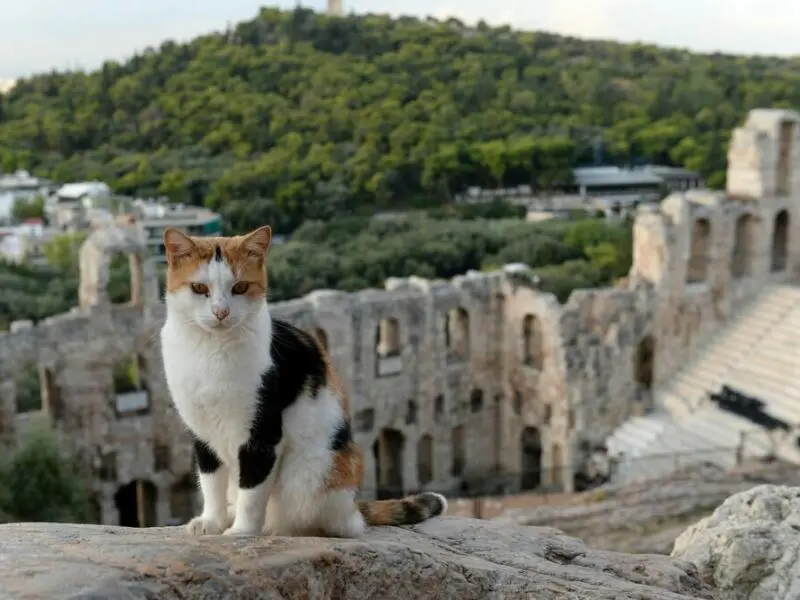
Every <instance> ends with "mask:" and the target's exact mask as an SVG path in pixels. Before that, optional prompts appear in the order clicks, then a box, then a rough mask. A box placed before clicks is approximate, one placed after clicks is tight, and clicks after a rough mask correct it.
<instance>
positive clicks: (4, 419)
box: [0, 379, 16, 445]
mask: <svg viewBox="0 0 800 600" xmlns="http://www.w3.org/2000/svg"><path fill="white" fill-rule="evenodd" d="M15 396H16V390H15V385H14V380H13V379H6V380H5V381H0V445H3V444H4V443H8V444H11V443H12V442H13V440H14V433H15V432H14V415H15V410H14V409H15V406H16V399H15Z"/></svg>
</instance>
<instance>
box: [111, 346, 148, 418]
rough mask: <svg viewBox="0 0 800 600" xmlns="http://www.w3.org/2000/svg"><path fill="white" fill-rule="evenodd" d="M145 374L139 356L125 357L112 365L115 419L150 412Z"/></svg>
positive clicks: (142, 360)
mask: <svg viewBox="0 0 800 600" xmlns="http://www.w3.org/2000/svg"><path fill="white" fill-rule="evenodd" d="M145 373H146V367H145V361H144V358H143V357H142V356H141V355H140V354H133V355H130V356H125V357H123V358H122V359H120V360H118V361H116V362H115V363H114V367H113V369H112V378H113V385H114V407H115V410H116V414H117V417H123V416H134V415H143V414H147V413H148V412H150V392H149V390H148V389H147V385H146V377H145Z"/></svg>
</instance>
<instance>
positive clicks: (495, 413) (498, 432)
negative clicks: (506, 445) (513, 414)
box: [492, 394, 503, 473]
mask: <svg viewBox="0 0 800 600" xmlns="http://www.w3.org/2000/svg"><path fill="white" fill-rule="evenodd" d="M492 453H493V455H494V456H493V457H492V463H493V465H494V471H495V472H498V473H499V472H500V469H501V467H502V455H503V395H502V394H497V395H495V397H494V406H493V410H492Z"/></svg>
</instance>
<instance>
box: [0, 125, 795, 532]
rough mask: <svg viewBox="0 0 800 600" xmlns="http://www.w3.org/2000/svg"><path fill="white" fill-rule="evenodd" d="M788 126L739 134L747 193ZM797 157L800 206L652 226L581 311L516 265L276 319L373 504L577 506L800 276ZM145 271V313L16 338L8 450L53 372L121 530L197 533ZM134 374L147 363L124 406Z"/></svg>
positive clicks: (67, 416)
mask: <svg viewBox="0 0 800 600" xmlns="http://www.w3.org/2000/svg"><path fill="white" fill-rule="evenodd" d="M756 112H758V111H756ZM769 114H771V115H772V118H773V120H775V123H776V124H774V126H770V127H772V128H771V129H770V127H767V125H765V123H767V124H768V122H769V119H768V118H767V116H765V115H767V113H763V111H762V112H761V113H759V114H758V115H757V117H758V118H757V119H755V117H752V115H751V119H749V120H748V123H747V124H746V125H745V127H744V128H743V129H742V130H737V132H736V133H735V134H734V142H733V143H732V148H731V165H730V172H729V176H728V179H729V182H730V184H731V186H734V188H735V187H736V186H740V187H742V186H744V187H746V186H745V184H744V183H742V182H743V181H754V180H758V181H762V182H764V181H768V180H769V177H770V176H771V175H770V172H768V171H769V170H770V169H775V168H776V167H775V164H776V162H778V159H774V158H769V157H770V156H773V155H777V154H776V153H777V151H773V150H772V149H771V146H769V144H768V143H767V142H768V141H769V140H772V139H773V138H770V137H769V135H770V134H767V133H764V131H765V130H769V131H772V132H779V131H785V128H784V129H782V128H781V127H782V126H781V125H780V124H779V123H778V122H779V121H781V120H784V121H785V120H786V119H794V121H792V123H795V124H796V123H797V119H796V118H795V117H793V116H792V113H785V112H783V111H777V112H775V113H769ZM754 119H755V120H754ZM751 121H752V122H751ZM754 123H755V124H754ZM794 131H795V134H794V137H793V138H792V140H794V141H796V137H797V134H796V131H797V127H795V129H794ZM742 132H744V133H742ZM775 135H778V134H777V133H776V134H775ZM784 135H785V134H784ZM748 136H749V137H748ZM773 137H774V136H773ZM751 138H752V139H756V140H758V144H757V145H756V147H755V150H753V151H751V152H750V154H748V157H749V158H747V160H748V161H750V162H748V163H747V164H746V165H745V166H744V167H743V166H742V165H741V164H740V163H741V161H742V160H744V159H741V157H740V156H739V155H740V154H741V153H742V152H743V150H742V148H740V146H741V144H743V143H744V142H742V141H741V140H747V139H751ZM765 140H766V141H765ZM775 143H777V142H775ZM798 147H800V144H797V143H795V144H794V146H793V147H792V148H791V152H790V153H789V161H788V163H787V162H786V160H784V163H786V164H788V165H789V166H790V167H791V168H790V170H789V178H788V182H789V183H788V184H787V183H786V181H787V179H786V177H783V180H782V181H783V184H786V185H789V191H788V193H787V194H783V195H779V196H775V195H772V196H754V197H748V196H747V195H746V194H744V193H742V192H743V189H738V193H736V194H730V195H727V196H726V194H724V193H720V192H709V191H703V190H693V191H690V192H686V193H682V194H673V195H672V196H670V197H669V198H667V199H666V200H665V201H664V202H663V203H662V204H661V206H660V207H659V208H657V209H655V210H653V209H645V208H642V209H640V211H639V214H638V215H637V217H636V221H635V225H634V248H633V251H634V265H633V267H632V269H631V272H630V276H629V277H628V278H626V280H625V282H624V283H621V284H620V285H618V286H616V287H612V288H607V289H596V290H578V291H575V292H574V293H573V294H572V295H571V296H570V298H569V299H568V301H567V302H566V303H565V304H564V305H560V304H559V303H558V302H557V301H556V299H555V297H554V296H552V295H550V294H545V293H542V292H540V291H539V290H538V289H537V281H536V279H535V277H533V275H532V274H531V273H530V272H529V271H528V270H527V269H526V268H524V267H520V266H513V265H510V266H508V267H506V268H505V269H503V270H501V271H496V272H492V273H468V274H466V275H463V276H460V277H456V278H454V279H453V280H451V281H429V280H425V279H420V278H416V277H411V278H408V279H390V280H388V281H387V282H386V289H384V290H377V289H373V290H363V291H361V292H357V293H353V294H349V293H342V292H335V291H325V290H322V291H316V292H313V293H311V294H309V295H307V296H306V297H304V298H300V299H297V300H292V301H289V302H283V303H278V304H274V305H272V307H271V310H272V311H273V314H274V315H275V316H276V317H278V318H283V319H287V320H289V321H291V322H293V323H295V324H296V325H298V326H300V327H302V328H304V329H306V330H308V331H309V332H312V333H314V334H315V335H316V336H317V337H318V338H319V339H320V340H321V341H322V343H323V344H324V345H325V346H326V347H327V348H328V351H329V352H330V354H331V357H332V361H333V363H334V365H335V367H336V369H337V370H338V372H339V375H340V377H341V379H342V382H343V384H344V386H345V388H346V389H347V391H348V393H349V394H350V407H351V413H352V414H351V416H352V419H353V428H354V431H355V437H356V440H357V442H358V443H359V444H360V445H361V447H362V448H363V450H364V456H365V460H366V468H365V477H364V482H363V488H364V491H363V494H364V496H365V497H374V496H376V495H377V496H389V495H396V494H400V493H407V492H409V491H413V490H417V489H425V488H427V489H436V490H442V491H445V492H446V493H449V494H451V495H458V494H460V493H464V492H477V493H483V494H490V493H498V492H500V493H502V492H517V491H520V490H523V491H524V490H533V489H536V490H544V489H547V490H551V491H567V492H569V491H571V490H572V489H573V485H574V481H575V475H576V473H577V472H578V471H580V470H581V469H582V467H583V465H584V463H585V461H586V459H587V457H588V455H589V454H590V453H591V452H592V449H593V448H594V447H595V446H597V445H598V444H602V443H603V442H604V440H605V439H606V437H607V436H608V435H609V434H610V433H611V431H613V429H614V428H616V427H617V426H619V425H620V424H621V423H622V422H624V421H625V420H626V419H628V418H629V417H631V416H632V415H636V414H640V413H641V412H643V411H645V410H648V409H649V408H651V407H652V406H653V404H654V402H655V400H656V395H655V394H654V393H653V391H654V389H656V388H657V386H658V385H659V383H661V382H663V381H665V380H667V379H668V378H669V377H670V376H671V375H672V374H673V373H674V372H675V370H676V369H678V368H680V367H681V366H682V365H683V364H685V362H686V361H687V360H691V355H692V352H693V351H694V350H695V349H697V348H698V347H699V346H701V345H702V344H703V341H704V340H705V339H708V337H709V336H710V335H712V334H713V333H714V332H715V331H716V330H717V329H718V328H720V327H721V326H723V325H724V324H725V322H726V321H727V320H728V319H730V318H731V316H732V315H735V314H736V313H737V311H739V310H740V308H741V307H742V306H743V305H744V304H745V303H746V302H747V301H748V299H750V298H752V297H753V295H754V294H756V293H757V292H758V290H760V289H762V288H763V287H764V286H765V285H767V284H768V283H769V282H772V281H784V280H786V279H794V278H795V277H796V275H797V271H798V268H799V267H800V231H798V227H799V226H800V167H798V166H797V164H796V163H797V162H798V161H797V160H796V158H797V157H800V153H798V150H797V149H798ZM753 153H755V156H756V157H757V158H758V157H760V158H758V160H756V161H755V162H754V163H753V160H754V159H752V156H750V155H751V154H753ZM751 163H752V164H754V165H756V167H758V169H760V170H758V169H756V171H753V169H754V168H755V167H752V165H751ZM742 168H746V169H750V171H752V172H750V171H748V173H749V174H747V175H746V176H745V175H743V174H741V173H739V170H741V169H742ZM754 173H755V174H754ZM773 175H774V174H773ZM775 177H776V178H777V177H778V176H777V175H775ZM754 178H755V179H754ZM776 181H777V179H776ZM795 183H797V184H798V186H797V187H792V186H794V184H795ZM747 185H750V184H747ZM753 185H755V184H753ZM759 185H762V188H763V189H766V190H771V189H774V188H769V187H768V186H767V184H766V183H763V184H759ZM776 185H777V184H776ZM762 188H758V190H761V189H762ZM753 189H755V188H753ZM792 190H795V191H792ZM744 191H747V190H744ZM750 191H753V190H750ZM118 226H119V225H118ZM112 237H113V236H112ZM123 237H124V236H123ZM104 239H111V237H108V236H106V237H104ZM114 239H120V238H119V236H117V237H116V238H114ZM124 239H126V240H128V241H130V240H131V239H133V238H131V237H130V236H129V237H127V238H124ZM126 243H127V242H126ZM118 246H119V244H117V245H114V244H110V245H109V246H108V248H107V249H106V250H105V251H104V252H106V253H108V252H112V251H129V252H131V253H132V254H134V255H136V256H140V255H141V248H140V247H138V246H136V244H133V245H131V246H124V247H123V246H119V247H118ZM97 248H99V246H97V245H95V246H94V248H93V252H94V255H93V259H92V261H87V266H89V267H90V266H91V265H89V263H91V264H93V265H96V266H95V267H94V268H103V265H104V264H107V263H106V259H107V256H105V255H103V254H102V253H99V254H98V253H97V252H96V250H97ZM141 268H142V274H141V275H140V277H141V286H142V292H141V295H140V296H141V301H140V302H135V303H132V304H130V305H125V306H111V305H109V304H108V302H107V299H106V298H105V296H104V295H103V294H102V293H101V292H97V291H95V292H91V293H88V292H87V293H88V295H87V296H86V297H89V296H91V297H92V301H90V302H84V307H83V308H80V309H74V310H73V311H72V312H70V313H68V314H65V315H59V316H56V317H53V318H50V319H47V320H45V321H43V322H41V323H39V324H38V325H36V326H32V325H29V324H23V323H18V324H15V325H14V326H13V327H12V331H10V332H8V333H5V334H0V439H5V440H6V441H7V442H10V443H14V442H15V441H17V440H18V439H19V438H20V437H21V436H22V435H24V431H25V427H26V426H27V425H26V424H27V423H28V422H29V421H30V420H31V417H30V414H18V413H19V410H18V409H19V406H18V403H17V395H18V394H17V393H16V392H15V388H16V387H18V385H21V384H18V383H17V380H18V376H19V373H21V372H23V371H24V370H25V369H26V368H28V367H34V368H38V369H39V382H40V388H41V396H42V399H43V403H42V406H41V409H42V410H41V412H40V416H42V417H43V418H44V419H45V420H46V421H47V422H49V423H50V424H51V425H52V426H53V427H54V428H55V429H56V430H57V431H58V432H59V433H60V434H61V435H62V437H63V439H64V441H65V443H66V444H68V445H69V447H70V448H72V449H74V451H75V453H76V454H78V455H79V456H81V457H83V458H84V460H85V461H86V462H87V464H88V465H89V466H90V468H91V471H92V473H93V474H94V479H93V484H92V485H93V488H94V490H95V491H96V493H97V501H98V504H99V506H100V508H101V513H102V518H103V520H104V521H105V522H113V523H117V522H124V523H129V524H136V523H145V524H154V523H159V524H163V523H166V522H168V521H169V520H170V519H177V520H186V519H187V518H188V517H189V516H190V515H191V514H192V513H193V511H194V510H196V506H195V505H196V501H197V498H196V494H195V493H194V479H193V473H192V471H193V469H192V464H193V463H192V460H193V459H192V452H191V446H190V443H189V438H188V436H187V435H186V433H185V430H184V427H183V425H182V423H181V421H180V419H179V417H178V416H177V414H176V412H175V410H174V409H173V407H172V405H171V403H170V399H169V395H168V392H167V388H166V383H165V380H164V375H163V369H162V362H161V356H160V346H159V343H158V331H159V328H160V325H161V322H162V321H163V317H164V306H163V304H162V303H160V302H159V301H158V289H157V282H156V281H155V277H153V276H152V273H153V272H152V264H151V263H150V262H149V261H147V260H145V261H143V263H142V265H141ZM101 279H102V277H97V276H95V277H92V276H91V274H90V277H89V281H100V280H101ZM120 361H123V362H124V361H129V362H130V364H131V365H133V366H132V367H130V369H132V370H131V371H130V372H131V373H134V375H133V376H132V379H131V380H130V381H128V383H127V384H126V385H127V386H128V387H125V388H124V389H123V388H120V387H119V385H118V383H117V381H118V379H119V376H118V374H119V373H120V372H121V371H119V370H118V369H117V366H116V365H118V363H120ZM126 364H127V363H126ZM126 369H128V367H126ZM123 371H124V372H123V374H124V373H128V372H129V371H128V370H123ZM126 377H127V376H126ZM122 379H123V380H125V377H122ZM126 381H127V380H126ZM20 389H21V388H20Z"/></svg>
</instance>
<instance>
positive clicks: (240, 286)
mask: <svg viewBox="0 0 800 600" xmlns="http://www.w3.org/2000/svg"><path fill="white" fill-rule="evenodd" d="M249 287H250V284H249V283H247V282H246V281H238V282H237V283H236V285H234V286H233V288H232V289H231V291H232V292H233V293H234V294H236V295H239V294H244V293H245V292H246V291H247V288H249Z"/></svg>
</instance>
